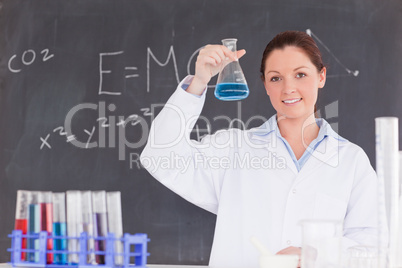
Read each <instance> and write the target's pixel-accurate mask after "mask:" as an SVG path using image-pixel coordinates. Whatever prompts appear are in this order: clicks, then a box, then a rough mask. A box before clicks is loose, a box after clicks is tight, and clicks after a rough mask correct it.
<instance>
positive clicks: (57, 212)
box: [52, 193, 67, 264]
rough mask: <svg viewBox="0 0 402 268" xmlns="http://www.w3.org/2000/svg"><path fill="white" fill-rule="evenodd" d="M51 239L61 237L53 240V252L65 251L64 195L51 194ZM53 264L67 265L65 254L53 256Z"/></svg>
mask: <svg viewBox="0 0 402 268" xmlns="http://www.w3.org/2000/svg"><path fill="white" fill-rule="evenodd" d="M52 199H53V237H57V236H62V237H63V238H53V246H54V249H55V250H60V251H61V250H67V238H66V236H67V224H66V194H65V193H53V195H52ZM54 263H55V264H67V254H66V253H55V254H54Z"/></svg>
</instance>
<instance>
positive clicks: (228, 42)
mask: <svg viewBox="0 0 402 268" xmlns="http://www.w3.org/2000/svg"><path fill="white" fill-rule="evenodd" d="M236 43H237V39H235V38H228V39H223V40H222V44H223V45H224V46H225V47H227V48H228V49H230V51H232V52H236V51H237V47H236Z"/></svg>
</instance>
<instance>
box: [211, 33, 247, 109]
mask: <svg viewBox="0 0 402 268" xmlns="http://www.w3.org/2000/svg"><path fill="white" fill-rule="evenodd" d="M236 42H237V39H234V38H230V39H223V40H222V43H223V45H224V46H226V47H227V48H229V49H230V50H231V51H233V52H234V53H236V51H237V48H236ZM235 55H236V54H235ZM225 61H226V62H224V63H223V64H222V66H223V67H222V70H221V71H220V73H219V75H218V81H217V83H216V87H215V97H217V98H218V99H220V100H225V101H234V100H242V99H245V98H247V96H248V94H249V89H248V86H247V82H246V78H245V77H244V74H243V71H242V69H241V67H240V64H239V60H238V59H237V58H236V60H235V61H231V60H229V59H227V60H225Z"/></svg>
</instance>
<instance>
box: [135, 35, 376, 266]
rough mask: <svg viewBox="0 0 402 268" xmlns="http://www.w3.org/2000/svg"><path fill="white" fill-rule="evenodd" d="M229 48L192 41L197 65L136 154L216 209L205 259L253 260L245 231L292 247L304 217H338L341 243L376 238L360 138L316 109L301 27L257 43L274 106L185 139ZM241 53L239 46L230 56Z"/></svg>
mask: <svg viewBox="0 0 402 268" xmlns="http://www.w3.org/2000/svg"><path fill="white" fill-rule="evenodd" d="M233 54H234V53H233V52H231V51H230V50H228V49H227V48H226V47H224V46H222V45H208V46H206V47H204V48H203V49H202V50H201V51H200V53H199V56H198V58H197V61H196V68H195V75H194V76H188V77H186V78H185V79H184V80H183V81H182V82H181V83H180V84H179V86H178V88H177V89H176V91H175V92H174V93H173V95H172V96H171V97H170V99H169V100H168V102H167V103H166V105H165V107H164V108H163V109H162V111H161V112H160V113H159V115H158V116H157V117H156V118H155V120H154V121H153V123H152V127H151V131H150V135H149V139H148V143H147V145H146V147H145V149H144V151H143V152H142V154H141V163H142V164H143V166H144V167H146V168H147V170H148V171H149V172H150V173H151V174H152V175H153V176H154V177H155V178H156V179H157V180H158V181H160V182H161V183H162V184H164V185H165V186H166V187H168V188H169V189H171V190H172V191H174V192H175V193H177V194H179V195H180V196H182V197H183V198H185V199H186V200H188V201H189V202H191V203H193V204H195V205H197V206H199V207H201V208H203V209H206V210H208V211H210V212H212V213H214V214H216V215H217V220H216V227H215V235H214V240H213V245H212V251H211V257H210V263H209V265H210V266H221V267H236V266H237V267H240V266H243V267H250V266H257V265H258V255H259V253H258V251H257V250H256V249H255V248H254V247H253V245H252V244H251V243H250V237H252V236H255V237H257V238H258V239H259V240H260V241H262V243H263V244H265V245H266V246H267V247H268V248H269V249H270V250H271V251H272V252H277V253H278V254H299V255H300V251H301V249H300V246H301V226H300V221H301V220H304V219H331V220H339V221H342V222H343V230H344V231H343V238H342V246H343V248H345V249H346V248H348V247H351V246H354V245H357V244H365V245H376V242H377V198H376V197H377V178H376V174H375V172H374V170H373V168H372V167H371V166H370V163H369V159H368V157H367V156H366V154H365V153H364V151H363V150H362V149H361V148H360V147H359V146H357V145H355V144H353V143H351V142H349V141H348V140H346V139H344V138H342V137H340V136H339V135H338V134H337V133H336V132H335V131H334V130H332V129H331V127H330V125H329V124H328V123H327V122H326V121H325V120H324V119H319V118H315V115H314V106H315V103H316V101H317V93H318V90H319V89H320V88H322V87H324V84H325V80H326V68H325V67H324V65H323V63H322V59H321V53H320V51H319V49H318V47H317V45H316V44H315V42H314V40H313V39H312V38H311V37H310V36H309V35H307V34H306V33H304V32H297V31H287V32H283V33H280V34H278V35H277V36H276V37H275V38H274V39H273V40H272V41H271V42H269V44H268V45H267V47H266V49H265V51H264V54H263V58H262V62H261V77H262V80H263V83H264V86H265V89H266V92H267V94H268V96H269V98H270V100H271V104H272V106H273V107H274V108H275V110H276V114H275V115H273V116H272V117H271V118H270V119H269V120H268V121H266V122H265V123H264V124H263V125H261V126H260V127H258V128H254V129H250V130H239V129H228V130H221V131H218V132H216V133H215V134H213V135H207V136H206V137H204V138H203V139H202V140H201V141H200V142H197V141H193V140H190V139H189V136H190V132H191V131H192V129H193V127H194V124H195V122H196V120H197V118H198V117H199V115H200V113H201V110H202V108H203V105H204V101H205V94H206V91H207V84H208V82H209V81H210V79H211V78H212V77H213V76H214V75H216V74H217V73H218V72H219V70H220V68H221V64H223V62H224V59H225V58H230V59H231V60H235V56H234V55H233ZM244 54H245V51H244V50H239V51H237V57H238V58H240V57H242V56H243V55H244ZM167 160H169V161H170V162H169V163H176V165H174V164H170V165H166V163H167ZM172 160H175V161H172ZM179 160H180V161H187V162H186V163H189V165H186V166H185V168H184V165H181V164H180V163H182V162H180V161H179ZM161 163H165V164H164V165H162V164H161ZM183 163H184V162H183Z"/></svg>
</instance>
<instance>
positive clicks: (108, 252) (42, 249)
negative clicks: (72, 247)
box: [8, 230, 150, 268]
mask: <svg viewBox="0 0 402 268" xmlns="http://www.w3.org/2000/svg"><path fill="white" fill-rule="evenodd" d="M8 237H10V238H11V248H9V249H8V251H9V252H11V265H12V266H14V267H48V268H62V267H70V268H71V267H78V268H95V267H99V268H100V267H102V268H129V267H136V268H146V263H147V257H148V256H149V253H147V242H149V241H150V239H149V238H148V236H147V234H134V235H131V234H127V233H126V234H124V236H123V237H122V238H115V236H114V234H113V233H109V234H108V235H107V236H106V237H96V238H94V237H90V236H88V234H87V233H86V232H83V233H81V235H80V237H70V236H52V235H49V234H48V232H46V231H42V232H39V233H36V234H29V235H28V234H27V235H23V234H22V231H21V230H14V231H13V232H12V234H10V235H8ZM23 238H24V239H37V240H38V241H39V246H38V249H23V248H22V239H23ZM49 239H67V241H69V240H71V239H75V240H78V241H79V245H80V250H79V251H69V250H48V249H47V241H48V240H49ZM89 239H95V240H105V241H106V249H105V251H94V252H90V251H88V250H87V243H88V240H89ZM116 241H121V242H122V243H123V252H122V253H117V252H115V249H114V245H115V242H116ZM132 249H134V251H131V250H132ZM22 252H27V253H35V254H38V255H39V258H38V259H39V261H35V262H32V261H26V260H22V259H21V253H22ZM91 253H94V254H99V255H104V256H105V257H104V259H105V264H92V263H88V262H87V256H88V254H91ZM47 254H78V256H79V257H78V259H79V261H78V263H66V264H56V263H47V260H46V255H47ZM67 256H68V255H67ZM116 256H123V263H122V265H116V264H115V260H114V257H116ZM131 258H134V263H130V259H131Z"/></svg>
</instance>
